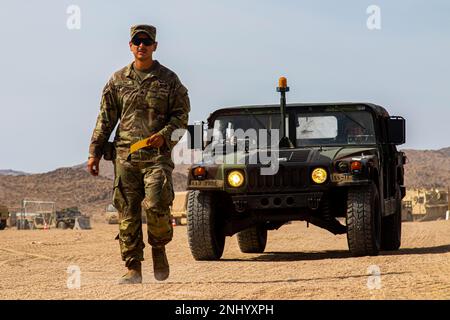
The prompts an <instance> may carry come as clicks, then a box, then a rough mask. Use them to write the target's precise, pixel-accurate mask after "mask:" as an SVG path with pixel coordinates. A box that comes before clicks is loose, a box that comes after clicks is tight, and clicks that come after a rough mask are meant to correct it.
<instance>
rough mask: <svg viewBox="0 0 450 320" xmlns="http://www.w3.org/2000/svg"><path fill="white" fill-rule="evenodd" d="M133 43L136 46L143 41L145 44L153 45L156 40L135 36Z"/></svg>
mask: <svg viewBox="0 0 450 320" xmlns="http://www.w3.org/2000/svg"><path fill="white" fill-rule="evenodd" d="M131 43H132V44H134V45H135V46H140V45H141V43H143V44H144V46H151V45H152V44H154V43H155V42H154V41H153V40H152V39H150V38H133V39H131Z"/></svg>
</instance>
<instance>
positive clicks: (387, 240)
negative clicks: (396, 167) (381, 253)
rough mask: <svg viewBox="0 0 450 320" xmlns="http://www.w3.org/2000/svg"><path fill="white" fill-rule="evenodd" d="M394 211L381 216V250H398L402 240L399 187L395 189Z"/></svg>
mask: <svg viewBox="0 0 450 320" xmlns="http://www.w3.org/2000/svg"><path fill="white" fill-rule="evenodd" d="M396 198H397V199H396V201H397V203H396V206H395V213H394V214H392V215H390V216H387V217H383V219H382V221H381V250H386V251H393V250H398V249H399V248H400V245H401V240H402V200H401V199H400V188H398V190H397V197H396Z"/></svg>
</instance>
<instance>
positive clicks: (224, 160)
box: [187, 79, 406, 260]
mask: <svg viewBox="0 0 450 320" xmlns="http://www.w3.org/2000/svg"><path fill="white" fill-rule="evenodd" d="M285 82H286V81H285V79H280V86H279V87H278V88H277V90H278V91H279V92H280V93H281V101H280V105H256V106H238V107H226V108H220V109H217V110H215V111H214V112H212V113H211V114H210V115H209V117H208V119H207V122H206V124H207V126H206V127H205V126H204V123H203V122H202V123H200V124H194V125H189V126H188V133H189V134H188V135H187V137H188V149H190V151H191V152H192V151H193V150H194V151H197V152H200V154H201V159H200V160H199V161H197V162H195V163H194V164H192V165H191V166H190V169H189V171H188V185H187V189H188V190H189V195H188V204H187V229H188V240H189V246H190V250H191V253H192V255H193V257H194V258H195V259H196V260H218V259H220V257H221V256H222V253H223V249H224V244H225V238H226V237H227V236H232V235H234V234H237V240H238V244H239V247H240V250H241V251H242V252H245V253H262V252H264V250H265V247H266V243H267V231H268V230H276V229H279V228H280V227H281V226H283V225H284V224H286V223H289V222H291V221H306V222H307V223H308V224H309V223H310V224H313V225H316V226H318V227H320V228H323V229H326V230H328V231H330V232H331V233H333V234H346V235H347V243H348V247H349V251H350V252H351V254H352V255H354V256H364V255H377V254H378V253H379V251H380V250H397V249H399V247H400V242H401V223H402V219H401V200H402V198H403V197H404V196H405V187H404V184H403V183H404V170H403V165H404V164H405V161H406V157H405V155H404V153H403V152H399V151H397V148H396V146H397V145H400V144H403V143H404V142H405V119H404V118H402V117H398V116H389V114H388V112H387V111H386V109H384V108H383V107H381V106H378V105H375V104H372V103H297V104H286V97H285V92H287V91H288V90H289V87H287V85H286V83H285ZM281 119H284V120H285V121H282V120H281ZM205 129H207V130H206V138H205V137H204V133H205ZM239 129H240V130H241V131H240V132H241V134H240V135H238V134H236V132H238V131H239ZM249 130H256V131H258V130H262V132H263V133H264V132H266V133H265V137H269V138H270V136H275V139H274V140H275V143H274V142H273V141H272V142H271V143H270V144H267V143H261V142H260V141H261V137H264V135H263V134H261V135H260V136H259V137H258V136H257V138H255V137H254V136H251V134H246V132H248V131H249ZM242 132H244V134H243V135H242ZM252 132H254V131H252ZM277 132H278V133H279V134H278V137H276V134H275V133H277ZM272 138H273V137H272ZM239 146H240V148H239ZM268 156H270V157H271V158H270V159H272V160H273V161H272V163H269V162H268V161H266V159H267V158H268ZM230 159H231V160H230ZM262 160H265V161H262ZM274 163H275V164H276V166H274ZM269 164H270V166H269ZM271 166H272V167H276V170H272V172H269V173H268V171H270V170H268V169H269V168H270V167H271ZM264 169H266V172H263V171H264ZM340 220H341V221H343V222H344V221H345V223H344V224H342V223H341V221H340Z"/></svg>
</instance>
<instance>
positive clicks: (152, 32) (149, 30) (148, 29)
mask: <svg viewBox="0 0 450 320" xmlns="http://www.w3.org/2000/svg"><path fill="white" fill-rule="evenodd" d="M139 32H143V33H145V34H147V35H148V36H149V37H150V39H152V40H153V41H155V40H156V28H155V27H154V26H151V25H148V24H138V25H135V26H131V29H130V36H131V39H133V38H134V36H135V35H137V34H138V33H139Z"/></svg>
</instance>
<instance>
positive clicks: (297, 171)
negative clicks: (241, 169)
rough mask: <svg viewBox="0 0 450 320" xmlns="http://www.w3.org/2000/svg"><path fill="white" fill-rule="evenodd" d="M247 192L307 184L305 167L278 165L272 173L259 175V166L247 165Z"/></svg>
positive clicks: (294, 187) (304, 185)
mask: <svg viewBox="0 0 450 320" xmlns="http://www.w3.org/2000/svg"><path fill="white" fill-rule="evenodd" d="M247 169H248V170H247V174H248V184H247V188H248V189H247V190H248V192H267V191H270V192H272V191H288V190H292V189H300V188H302V187H306V186H307V185H308V181H309V180H308V172H307V168H306V167H300V168H299V167H297V166H296V167H288V166H280V167H279V169H278V172H277V173H276V174H274V175H261V171H260V168H259V167H256V166H255V167H247Z"/></svg>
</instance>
